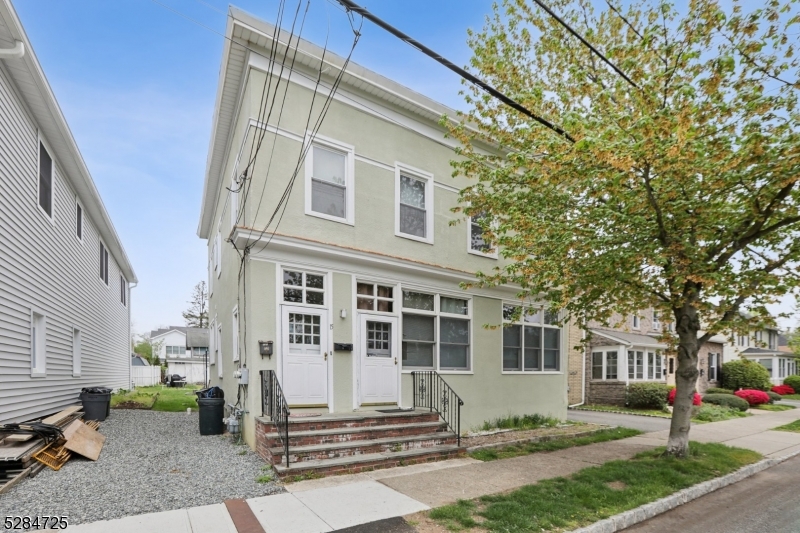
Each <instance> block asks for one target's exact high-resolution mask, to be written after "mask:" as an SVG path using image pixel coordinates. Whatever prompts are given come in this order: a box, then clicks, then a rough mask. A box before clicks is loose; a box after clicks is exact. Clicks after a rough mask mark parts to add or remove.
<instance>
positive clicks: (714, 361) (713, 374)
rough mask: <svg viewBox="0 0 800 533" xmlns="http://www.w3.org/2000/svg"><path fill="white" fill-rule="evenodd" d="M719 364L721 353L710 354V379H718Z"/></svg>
mask: <svg viewBox="0 0 800 533" xmlns="http://www.w3.org/2000/svg"><path fill="white" fill-rule="evenodd" d="M718 364H719V354H717V353H709V354H708V381H716V380H717V365H718Z"/></svg>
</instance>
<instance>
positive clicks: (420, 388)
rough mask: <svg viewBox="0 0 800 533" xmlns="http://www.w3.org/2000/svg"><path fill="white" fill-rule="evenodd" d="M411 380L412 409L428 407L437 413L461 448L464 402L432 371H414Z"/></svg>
mask: <svg viewBox="0 0 800 533" xmlns="http://www.w3.org/2000/svg"><path fill="white" fill-rule="evenodd" d="M411 379H412V380H413V383H414V388H413V393H412V397H413V399H414V409H416V408H417V407H423V408H424V407H428V408H429V409H430V410H431V411H436V412H437V413H439V416H440V417H442V420H444V421H445V422H446V423H447V427H448V428H450V431H452V432H453V433H455V434H456V439H457V440H458V445H459V446H461V406H462V405H464V401H463V400H462V399H461V398H460V397H459V395H458V394H456V391H454V390H453V388H452V387H450V385H448V384H447V382H446V381H445V380H444V379H442V376H440V375H439V374H438V373H437V372H436V371H434V370H414V371H413V372H411Z"/></svg>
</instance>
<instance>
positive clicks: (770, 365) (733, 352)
mask: <svg viewBox="0 0 800 533" xmlns="http://www.w3.org/2000/svg"><path fill="white" fill-rule="evenodd" d="M723 357H724V360H725V362H728V361H734V360H736V359H737V358H740V357H743V358H745V359H749V360H751V361H755V362H757V363H759V364H761V365H762V366H763V367H764V368H766V369H767V370H768V371H769V373H770V376H771V379H772V383H773V384H775V385H779V384H781V383H783V379H784V378H785V377H786V376H791V375H794V374H797V373H798V366H797V356H795V355H794V354H793V353H791V350H790V349H789V346H788V341H787V339H786V337H785V336H783V335H781V334H780V333H779V331H778V329H777V328H775V327H763V328H756V329H752V330H747V331H740V332H737V333H736V334H735V335H733V336H732V337H731V338H730V339H728V340H727V342H726V344H725V351H724V356H723Z"/></svg>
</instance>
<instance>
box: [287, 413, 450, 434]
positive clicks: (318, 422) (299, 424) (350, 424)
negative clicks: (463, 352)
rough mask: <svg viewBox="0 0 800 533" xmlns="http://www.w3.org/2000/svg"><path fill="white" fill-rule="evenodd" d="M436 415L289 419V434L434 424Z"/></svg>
mask: <svg viewBox="0 0 800 533" xmlns="http://www.w3.org/2000/svg"><path fill="white" fill-rule="evenodd" d="M438 420H439V415H438V413H435V412H433V413H429V412H425V411H411V410H409V411H403V412H399V413H378V414H370V415H363V414H353V415H347V416H321V417H308V418H292V417H289V432H294V431H317V430H324V429H335V428H356V427H368V426H389V425H394V424H416V423H421V422H436V421H438Z"/></svg>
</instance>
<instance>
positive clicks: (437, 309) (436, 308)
mask: <svg viewBox="0 0 800 533" xmlns="http://www.w3.org/2000/svg"><path fill="white" fill-rule="evenodd" d="M403 291H409V292H419V293H422V294H430V295H432V296H433V311H426V310H424V309H412V308H410V307H403ZM442 297H445V298H457V299H459V300H466V301H467V314H466V315H458V314H454V313H444V312H442V311H441V305H440V302H439V301H440V299H441V298H442ZM472 301H473V300H472V297H471V296H468V295H466V294H463V293H462V294H457V293H448V292H438V291H431V290H430V289H418V288H416V287H413V286H407V285H403V286H401V287H400V289H399V292H398V297H397V298H396V299H395V302H397V305H398V306H399V307H398V315H399V317H400V320H399V326H398V327H399V328H400V331H399V333H400V350H401V354H400V373H401V374H410V373H411V372H414V371H421V370H435V371H436V372H438V373H439V374H442V375H451V374H452V375H456V374H461V375H472V374H475V366H474V364H475V362H474V356H475V323H474V322H475V320H474V318H473V316H472V315H473V311H472ZM404 313H405V314H409V315H423V316H430V317H433V318H434V326H433V362H434V365H433V368H430V367H421V366H413V367H404V366H403V359H402V342H403V314H404ZM442 317H444V318H459V319H461V320H468V321H469V350H468V365H469V366H468V368H467V370H457V369H453V368H447V369H442V366H441V361H440V358H439V356H440V354H439V348H440V341H441V329H442V328H441V326H440V319H441V318H442Z"/></svg>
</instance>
